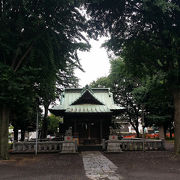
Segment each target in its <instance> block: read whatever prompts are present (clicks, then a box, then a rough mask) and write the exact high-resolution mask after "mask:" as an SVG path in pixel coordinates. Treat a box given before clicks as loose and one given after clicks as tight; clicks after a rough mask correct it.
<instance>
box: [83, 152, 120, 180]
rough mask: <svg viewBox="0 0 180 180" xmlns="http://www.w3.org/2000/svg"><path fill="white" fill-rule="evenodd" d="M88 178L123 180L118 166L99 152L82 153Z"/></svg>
mask: <svg viewBox="0 0 180 180" xmlns="http://www.w3.org/2000/svg"><path fill="white" fill-rule="evenodd" d="M82 158H83V164H84V169H85V173H86V176H87V177H88V178H89V179H91V180H121V179H123V177H122V176H121V175H119V174H117V173H116V170H117V166H116V165H114V164H113V163H112V162H111V161H110V160H109V159H108V158H106V157H105V156H104V155H103V154H102V153H100V152H98V151H85V152H82Z"/></svg>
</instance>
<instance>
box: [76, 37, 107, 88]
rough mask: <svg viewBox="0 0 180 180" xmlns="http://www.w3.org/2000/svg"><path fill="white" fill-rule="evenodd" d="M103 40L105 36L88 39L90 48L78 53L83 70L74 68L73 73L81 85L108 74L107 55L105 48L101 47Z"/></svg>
mask: <svg viewBox="0 0 180 180" xmlns="http://www.w3.org/2000/svg"><path fill="white" fill-rule="evenodd" d="M104 41H105V38H101V39H100V40H99V41H95V40H90V44H91V50H90V51H89V52H80V53H79V54H78V55H79V58H80V60H81V61H80V62H81V65H82V68H83V69H84V71H85V72H82V71H80V70H79V69H77V70H75V75H76V76H77V77H78V78H79V79H80V81H79V84H80V86H81V87H84V86H85V85H86V84H89V83H90V82H92V81H94V80H96V79H97V78H99V77H102V76H107V75H108V74H109V70H110V63H109V59H108V55H107V52H106V50H105V48H102V47H101V45H102V43H103V42H104Z"/></svg>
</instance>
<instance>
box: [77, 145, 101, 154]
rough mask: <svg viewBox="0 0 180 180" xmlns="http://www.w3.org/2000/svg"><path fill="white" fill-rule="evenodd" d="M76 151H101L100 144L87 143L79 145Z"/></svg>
mask: <svg viewBox="0 0 180 180" xmlns="http://www.w3.org/2000/svg"><path fill="white" fill-rule="evenodd" d="M78 151H79V152H81V151H102V145H101V144H88V145H79V146H78Z"/></svg>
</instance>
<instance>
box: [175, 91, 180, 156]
mask: <svg viewBox="0 0 180 180" xmlns="http://www.w3.org/2000/svg"><path fill="white" fill-rule="evenodd" d="M174 108H175V116H174V118H175V119H174V123H175V141H174V150H175V153H176V154H180V90H177V91H175V92H174Z"/></svg>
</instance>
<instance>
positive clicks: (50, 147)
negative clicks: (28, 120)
mask: <svg viewBox="0 0 180 180" xmlns="http://www.w3.org/2000/svg"><path fill="white" fill-rule="evenodd" d="M62 143H63V141H46V142H38V152H39V153H42V152H61V150H62ZM35 148H36V142H14V143H13V151H12V152H13V153H33V152H35Z"/></svg>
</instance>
